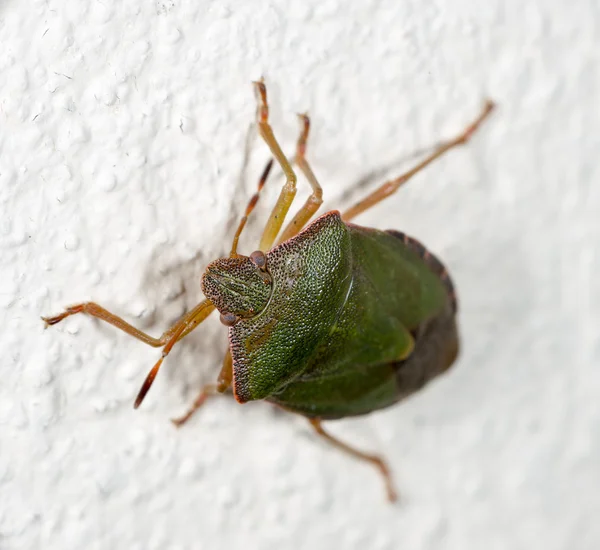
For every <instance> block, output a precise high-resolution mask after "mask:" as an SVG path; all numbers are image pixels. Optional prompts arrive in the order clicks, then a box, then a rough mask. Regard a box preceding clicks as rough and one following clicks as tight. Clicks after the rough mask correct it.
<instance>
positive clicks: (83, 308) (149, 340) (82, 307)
mask: <svg viewBox="0 0 600 550" xmlns="http://www.w3.org/2000/svg"><path fill="white" fill-rule="evenodd" d="M213 310H214V306H213V305H212V304H211V303H210V302H208V300H204V301H202V302H200V303H199V304H198V305H197V306H196V307H194V308H193V309H192V310H191V311H189V312H188V313H186V314H185V315H184V316H183V317H182V318H181V319H180V320H179V321H177V322H176V323H175V324H174V325H173V326H172V327H170V328H168V329H167V330H166V331H165V332H164V333H163V334H162V335H161V336H160V338H154V337H153V336H150V335H149V334H146V333H145V332H143V331H141V330H140V329H137V328H135V327H134V326H133V325H130V324H129V323H128V322H127V321H125V320H124V319H122V318H121V317H118V316H117V315H115V314H113V313H111V312H110V311H108V310H106V309H104V308H103V307H102V306H99V305H98V304H96V303H94V302H85V303H82V304H77V305H74V306H69V307H67V308H66V309H65V311H63V312H62V313H60V314H59V315H55V316H53V317H42V320H43V321H44V323H45V326H46V328H47V327H49V326H50V325H55V324H56V323H59V322H60V321H62V320H63V319H66V318H67V317H70V316H71V315H75V314H77V313H85V314H87V315H90V316H92V317H95V318H96V319H100V320H101V321H104V322H105V323H108V324H110V325H113V326H114V327H117V328H118V329H119V330H122V331H123V332H126V333H127V334H129V335H130V336H133V337H134V338H137V339H138V340H141V341H142V342H144V343H145V344H148V345H149V346H152V347H154V348H160V347H161V346H164V345H165V344H166V343H167V342H168V341H169V339H170V338H171V336H172V335H173V334H174V333H175V332H177V331H178V330H179V328H180V327H181V326H184V331H183V332H182V333H181V335H180V336H179V338H178V339H179V340H181V338H183V337H184V336H186V335H187V334H189V333H190V332H191V331H192V330H194V329H195V328H196V327H197V326H198V325H199V324H200V323H201V322H202V321H203V320H204V319H205V318H206V317H208V315H209V314H210V313H211V312H212V311H213ZM199 312H202V313H205V314H206V315H205V317H202V319H200V320H198V318H197V316H198V314H199ZM190 320H194V323H191V324H189V325H188V324H187V323H188V321H190Z"/></svg>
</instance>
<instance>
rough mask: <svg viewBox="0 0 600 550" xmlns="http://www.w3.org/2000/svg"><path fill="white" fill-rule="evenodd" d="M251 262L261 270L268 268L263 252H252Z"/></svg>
mask: <svg viewBox="0 0 600 550" xmlns="http://www.w3.org/2000/svg"><path fill="white" fill-rule="evenodd" d="M250 260H252V262H253V263H254V265H255V266H256V267H258V268H259V269H262V270H264V269H266V267H267V257H266V256H265V253H264V252H262V251H261V250H255V251H254V252H252V254H250Z"/></svg>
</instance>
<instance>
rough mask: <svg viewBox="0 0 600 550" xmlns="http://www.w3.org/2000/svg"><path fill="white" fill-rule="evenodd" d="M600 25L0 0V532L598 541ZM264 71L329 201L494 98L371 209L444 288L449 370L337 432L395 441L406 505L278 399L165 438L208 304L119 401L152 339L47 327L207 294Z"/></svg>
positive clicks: (222, 411)
mask: <svg viewBox="0 0 600 550" xmlns="http://www.w3.org/2000/svg"><path fill="white" fill-rule="evenodd" d="M599 33H600V11H599V9H598V2H597V0H580V1H578V2H567V1H565V0H534V1H530V2H521V1H520V0H489V1H487V2H477V3H476V2H468V1H466V0H462V1H461V0H454V1H449V0H430V1H427V2H423V1H422V0H393V1H364V2H358V1H356V2H344V1H342V0H321V1H313V0H309V1H306V0H304V1H300V0H288V1H287V2H273V1H271V2H250V1H246V2H241V1H240V2H235V1H233V0H222V1H219V2H210V1H207V0H170V1H169V0H163V1H152V2H149V1H147V0H127V1H121V2H119V1H116V0H102V1H91V0H78V1H74V0H34V1H33V2H24V1H21V2H19V1H17V0H13V1H10V0H4V2H3V3H2V4H1V5H0V258H1V260H0V278H1V287H0V325H1V327H2V328H1V330H0V357H1V359H0V374H1V378H0V379H1V382H0V548H2V549H3V550H5V549H10V550H13V549H19V550H21V549H35V548H40V549H44V550H58V549H60V550H70V549H77V550H79V549H82V548H86V549H87V550H96V549H102V550H104V549H127V550H145V549H160V550H175V549H177V550H183V549H194V550H195V549H211V550H216V549H221V548H223V549H225V548H243V549H244V550H252V549H270V548H290V549H315V548H344V549H361V550H363V549H369V550H384V549H386V550H387V549H402V550H412V549H415V550H417V549H418V550H422V549H428V550H429V549H436V550H437V549H452V550H470V549H474V550H480V549H486V550H505V549H527V550H535V549H543V550H564V549H570V550H571V549H572V550H595V549H597V548H599V547H600V523H599V522H598V519H597V517H598V511H599V510H600V491H599V490H598V489H599V488H600V398H599V395H600V370H599V369H600V364H599V361H598V359H599V357H600V340H599V339H598V326H599V323H600V290H599V284H598V273H599V272H600V260H599V255H598V244H599V235H600V216H599V215H598V212H599V209H600V187H599V186H598V181H599V177H600V168H599V164H598V152H599V150H600V131H599V130H600V126H599V123H600V108H599V103H598V98H599V97H600V69H599V62H600V48H599V47H598V37H599ZM261 74H263V75H264V76H265V78H266V79H267V82H268V84H269V90H270V97H271V100H272V111H273V116H272V120H273V123H274V125H275V128H276V131H277V134H278V136H280V138H281V141H282V143H283V145H284V146H285V148H286V150H288V151H291V149H292V147H293V143H294V139H295V136H296V131H297V124H296V120H295V117H294V112H298V111H303V110H308V111H309V112H310V114H311V115H312V118H313V123H314V131H313V134H312V136H311V141H310V144H309V157H310V159H311V161H312V163H313V166H314V169H315V171H316V173H317V174H318V175H319V177H320V179H321V181H322V183H323V187H324V189H325V196H326V199H327V201H326V202H327V206H328V207H329V208H332V207H340V206H343V205H347V204H349V200H348V199H345V202H344V203H343V204H340V202H339V198H340V196H341V195H342V194H343V191H344V190H345V189H348V188H349V187H350V186H351V184H352V183H353V182H356V181H357V180H359V179H360V178H361V177H363V176H364V175H365V174H367V173H369V172H370V171H371V170H374V169H379V168H382V167H386V166H390V165H394V163H395V162H396V165H395V167H394V169H393V170H391V171H390V173H391V174H396V173H398V171H399V166H400V165H399V164H397V161H399V160H401V159H402V158H403V157H404V156H405V155H406V154H408V153H409V152H410V151H412V150H414V149H415V148H419V147H423V146H426V145H428V144H431V143H432V142H434V141H435V140H437V139H440V138H443V137H449V136H450V135H452V134H453V133H454V132H455V131H457V130H458V129H460V128H461V127H462V125H463V124H464V123H465V122H467V121H468V120H469V119H471V117H472V116H473V115H474V114H475V113H476V112H477V109H478V108H479V105H480V101H481V99H482V98H483V97H484V96H485V95H488V94H489V95H491V96H492V97H494V98H495V99H496V100H497V101H498V103H499V105H500V108H499V110H498V112H497V114H496V115H495V116H494V118H493V119H492V120H491V121H490V123H489V124H488V125H487V126H486V127H485V129H484V130H482V132H481V133H480V134H479V135H477V137H476V139H475V140H474V141H473V142H472V143H471V144H470V145H469V146H468V148H466V149H465V150H461V151H458V152H455V153H453V154H452V155H450V156H449V157H447V158H446V159H445V160H443V161H442V162H440V163H438V164H437V165H436V166H434V167H432V168H431V169H429V170H428V171H427V172H426V173H424V174H422V175H421V176H420V177H419V178H418V180H415V181H414V182H413V183H412V184H411V185H410V186H409V187H408V188H407V189H405V190H403V192H402V193H401V194H399V195H398V196H397V197H394V198H393V199H392V200H390V201H389V202H387V203H386V204H383V205H381V206H380V207H378V208H376V209H374V210H372V211H371V212H369V213H367V214H365V215H364V216H362V218H361V219H360V222H361V223H364V224H367V225H373V226H376V227H379V228H398V229H401V230H404V231H406V232H408V233H410V234H413V235H415V236H417V237H418V238H420V239H421V240H423V242H425V243H427V244H428V246H429V247H430V248H431V249H432V250H433V251H435V252H436V253H438V254H439V255H440V256H441V257H442V258H443V259H444V260H445V261H446V262H447V265H448V266H449V268H450V269H451V271H452V273H453V275H454V278H455V280H456V284H457V286H458V289H459V292H460V299H461V313H460V322H461V326H462V333H463V340H464V348H463V353H462V357H461V359H460V362H459V363H458V364H457V365H456V368H455V369H454V370H453V371H452V372H451V373H450V374H449V375H448V376H447V377H445V378H444V379H441V380H439V381H438V382H436V383H434V384H432V385H431V386H429V387H428V388H427V389H426V390H425V391H423V392H422V393H420V394H419V395H418V396H416V397H415V398H414V399H411V400H409V401H408V402H406V403H405V404H403V405H401V406H398V407H396V408H393V409H390V410H387V411H385V412H381V413H378V414H373V415H371V416H369V417H367V418H364V419H359V420H352V421H347V422H346V421H344V422H338V423H337V424H331V428H332V431H334V432H335V433H336V434H338V435H340V436H343V437H345V438H346V439H347V440H348V441H352V442H355V443H357V444H360V445H362V446H363V447H364V448H366V449H373V450H377V451H380V452H382V453H384V454H385V455H386V456H387V457H388V459H389V461H390V464H391V465H392V467H393V469H394V472H395V475H396V480H397V484H398V486H399V488H400V491H401V494H402V500H401V502H400V503H399V504H398V505H397V506H395V507H392V506H390V505H388V504H387V503H386V502H385V501H384V498H383V491H382V486H381V483H380V480H379V479H378V478H377V476H376V475H375V473H374V472H373V471H371V470H370V469H369V468H368V467H365V466H363V465H362V464H358V463H355V462H354V461H352V460H350V459H348V458H346V457H345V456H342V455H340V454H338V453H337V452H335V451H333V450H331V449H329V448H327V447H326V446H325V445H323V444H322V443H321V442H320V441H317V440H315V438H314V437H313V435H312V434H311V432H310V431H309V429H308V427H307V426H306V424H305V422H303V420H302V419H300V418H295V417H290V416H286V415H283V414H279V413H276V412H275V411H274V410H273V409H272V408H271V407H270V406H268V405H265V404H256V405H254V404H250V405H245V406H239V405H237V404H236V403H234V402H233V401H231V400H229V399H226V398H222V399H217V400H215V401H214V402H212V403H210V404H209V406H207V407H206V408H205V410H203V411H202V412H201V413H200V414H198V416H197V417H196V418H195V419H194V420H193V421H192V422H191V423H190V424H189V425H188V426H187V427H186V428H185V429H182V430H180V431H176V430H175V429H173V427H172V426H171V424H170V423H169V422H168V419H169V417H170V416H174V415H177V414H180V413H181V412H183V411H184V410H185V408H186V406H187V405H188V404H189V403H190V402H191V400H192V399H193V397H194V396H195V393H196V390H197V388H198V387H199V386H200V385H201V384H202V383H203V382H207V381H209V380H211V379H213V378H214V377H215V376H216V373H217V371H218V369H219V361H220V358H221V357H222V354H223V350H224V347H225V331H224V329H223V327H221V326H220V325H219V323H218V321H217V319H212V320H211V322H210V323H208V324H207V325H206V326H203V327H201V328H200V329H198V331H197V332H196V333H194V335H193V336H190V337H189V338H187V339H186V341H185V343H184V344H182V345H180V346H178V348H176V350H175V351H174V353H173V354H172V356H171V357H169V359H168V361H167V363H166V365H165V366H164V369H163V370H162V371H161V373H160V375H159V377H158V380H157V382H156V384H155V387H154V388H153V389H152V391H151V393H150V394H149V396H148V399H147V401H146V402H145V403H144V405H143V407H142V408H141V409H140V410H139V411H137V412H134V411H133V410H132V407H131V405H132V402H133V398H134V396H135V394H136V392H137V390H138V388H139V386H140V384H141V382H142V380H143V378H144V376H145V374H146V372H147V370H148V368H149V367H150V366H151V365H152V364H153V362H154V361H155V360H156V359H157V356H158V351H157V350H153V349H151V348H147V347H146V346H144V345H143V344H141V343H139V342H137V341H135V340H133V339H130V338H128V337H127V336H125V335H123V334H121V333H118V332H117V331H116V330H113V329H112V328H111V327H107V326H100V325H99V324H98V323H95V322H93V321H92V320H90V319H88V318H84V317H81V318H73V319H70V320H68V321H67V322H64V323H63V324H61V325H58V326H56V327H54V328H52V329H50V330H47V331H45V332H44V331H43V329H42V323H41V321H40V320H39V316H40V315H41V314H52V313H57V312H59V311H61V309H62V307H63V306H64V305H66V304H69V303H73V302H77V301H80V300H84V299H95V300H97V301H98V302H100V303H102V304H103V305H105V306H107V307H109V308H110V309H112V310H113V311H115V312H116V313H119V314H122V315H123V316H125V318H127V319H130V320H132V322H134V323H135V324H136V325H138V326H140V327H142V328H144V329H145V330H148V331H149V332H151V333H153V334H159V333H160V332H161V331H162V330H163V329H164V328H165V327H167V326H168V325H169V323H171V322H172V321H173V320H174V319H175V318H176V317H177V316H178V315H179V314H181V313H182V312H183V311H184V309H185V308H189V307H190V306H191V305H193V304H194V303H196V302H197V301H198V300H199V299H200V290H199V277H200V274H201V272H202V270H203V268H204V266H205V265H206V264H207V263H208V262H209V261H210V260H211V259H214V258H215V257H217V256H219V255H221V254H223V253H224V251H225V250H226V249H227V247H228V246H229V243H230V239H231V236H232V225H231V222H230V220H231V219H232V216H234V215H237V214H238V213H239V212H240V211H241V209H242V208H243V206H244V204H245V201H246V200H247V198H248V197H249V196H250V194H251V193H252V192H253V189H254V186H255V180H256V175H257V173H258V171H259V170H260V167H261V165H262V163H263V162H264V160H265V159H266V158H267V156H268V155H267V152H266V149H265V147H264V145H263V144H261V143H259V142H258V141H256V142H255V144H254V149H253V150H254V153H255V154H254V157H253V159H254V160H253V162H251V164H250V168H249V176H248V179H247V181H246V183H244V184H243V186H242V187H240V184H239V183H238V182H239V176H240V171H241V165H242V159H243V149H244V140H245V135H246V130H247V127H248V124H249V123H250V122H251V121H252V118H253V113H254V99H253V96H252V92H251V87H250V81H251V80H252V79H255V78H257V77H259V76H260V75H261ZM280 184H281V179H279V180H272V182H271V183H269V189H268V191H270V192H267V193H266V195H265V197H264V200H263V201H262V203H261V205H262V206H263V208H259V209H257V212H256V216H255V217H254V218H253V220H252V221H253V223H252V224H251V226H250V231H249V232H248V234H247V235H246V237H245V238H244V239H243V245H242V247H243V250H244V251H246V252H250V251H251V250H252V249H253V248H254V243H255V241H256V237H257V235H258V232H259V227H260V226H259V222H260V221H261V220H264V219H265V217H266V214H267V211H266V208H265V207H266V205H269V204H272V203H273V200H274V198H275V194H276V192H277V190H278V186H279V185H280ZM306 188H307V185H306V183H305V182H303V181H302V183H301V189H302V192H301V193H300V196H301V197H304V196H306ZM236 189H237V190H238V191H237V192H236Z"/></svg>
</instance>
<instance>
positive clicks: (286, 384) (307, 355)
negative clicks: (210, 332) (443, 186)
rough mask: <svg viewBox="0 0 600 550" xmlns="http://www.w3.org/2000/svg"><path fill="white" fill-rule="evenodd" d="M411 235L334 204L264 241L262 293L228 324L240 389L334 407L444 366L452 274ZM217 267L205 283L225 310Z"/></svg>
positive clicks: (449, 351) (451, 346)
mask: <svg viewBox="0 0 600 550" xmlns="http://www.w3.org/2000/svg"><path fill="white" fill-rule="evenodd" d="M407 239H408V238H406V237H405V236H404V235H403V234H401V233H394V232H386V231H378V230H374V229H367V228H363V227H359V226H356V225H352V224H347V223H345V222H344V221H343V220H342V219H341V217H340V215H339V213H338V212H335V211H334V212H329V213H327V214H325V215H323V216H321V217H320V218H318V219H317V220H315V221H314V222H313V223H312V224H310V225H309V226H308V227H307V228H306V229H305V230H304V231H302V232H301V233H300V234H298V235H297V236H296V237H294V238H293V239H290V240H289V241H287V242H284V243H282V244H280V245H278V246H276V247H275V248H273V249H272V250H271V251H269V252H268V254H267V256H266V257H267V267H266V271H267V272H268V274H269V275H270V278H271V281H270V283H269V284H270V285H271V287H270V289H269V291H270V292H268V298H267V299H265V298H263V297H262V295H259V293H258V290H257V292H256V293H255V294H256V296H258V298H256V299H255V300H254V302H253V303H255V304H257V305H258V307H253V311H252V315H250V316H245V317H244V318H240V320H239V321H238V322H237V323H236V324H235V325H234V326H231V327H230V328H229V338H230V348H231V353H232V358H233V389H234V394H235V396H236V398H237V400H238V401H240V402H247V401H250V400H255V399H266V400H267V401H270V402H273V403H276V404H278V405H280V406H282V407H284V408H286V409H289V410H292V411H295V412H298V413H301V414H303V415H305V416H309V417H316V418H341V417H345V416H353V415H360V414H365V413H368V412H371V411H374V410H377V409H381V408H384V407H387V406H389V405H392V404H394V403H396V402H397V401H399V400H400V399H401V398H403V397H405V396H407V395H408V394H410V393H413V392H414V391H416V390H417V389H419V388H420V387H422V386H423V385H424V384H425V383H426V382H427V381H428V380H430V379H431V378H432V377H434V376H436V375H437V374H439V373H441V372H443V371H444V370H446V369H447V368H448V367H449V366H450V365H451V364H452V362H453V361H454V359H455V357H456V355H457V352H458V336H457V329H456V323H455V302H454V296H453V293H452V292H451V291H449V288H448V283H447V281H449V279H447V276H446V279H447V281H445V279H444V277H443V276H440V273H442V270H443V274H446V272H445V270H444V269H443V266H441V264H439V262H438V263H435V264H433V265H434V266H440V269H438V270H437V272H436V269H434V268H432V264H431V262H429V263H428V262H427V261H426V260H427V259H428V258H433V257H432V256H431V255H430V254H429V253H428V252H426V251H425V252H424V254H423V253H421V254H419V251H418V250H416V249H415V247H414V246H412V247H411V246H410V243H409V242H408V241H407ZM410 242H412V243H415V242H416V241H412V240H410ZM422 250H423V251H424V250H425V249H422ZM433 259H434V260H435V258H433ZM436 262H437V260H436ZM214 271H215V268H212V269H211V266H209V268H208V269H207V274H206V275H205V278H204V279H203V288H204V290H205V293H206V294H207V296H208V298H209V299H211V300H213V303H215V305H216V306H217V308H219V310H220V311H221V312H222V313H223V312H224V311H228V308H227V299H224V298H223V296H222V295H221V294H220V292H221V291H220V290H219V289H215V286H214V285H213V284H211V283H210V281H209V279H210V277H211V272H214ZM207 277H208V278H209V279H207ZM219 277H221V279H222V278H223V275H222V274H219ZM221 279H220V280H219V284H222V282H221ZM248 288H254V289H256V288H257V287H248ZM450 289H451V283H450ZM246 290H247V289H246ZM235 292H236V296H238V295H244V292H245V291H244V288H243V287H240V286H239V285H238V286H237V287H236V290H235ZM261 292H262V293H263V294H264V290H261ZM257 309H260V311H256V310H257Z"/></svg>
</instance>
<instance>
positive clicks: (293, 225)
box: [278, 114, 323, 243]
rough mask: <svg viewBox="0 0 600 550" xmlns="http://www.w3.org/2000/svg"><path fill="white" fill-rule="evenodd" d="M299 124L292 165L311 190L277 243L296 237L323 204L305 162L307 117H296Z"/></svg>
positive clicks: (319, 192)
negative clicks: (293, 164) (296, 167)
mask: <svg viewBox="0 0 600 550" xmlns="http://www.w3.org/2000/svg"><path fill="white" fill-rule="evenodd" d="M298 118H299V119H300V124H301V130H300V136H299V137H298V143H297V145H296V156H295V157H294V163H295V164H297V165H298V168H300V171H301V172H302V173H303V174H304V177H305V178H306V179H307V180H308V183H309V184H310V186H311V188H312V193H311V194H310V196H309V197H308V199H306V202H305V203H304V205H303V206H302V208H300V210H298V212H297V214H296V215H295V216H294V218H293V219H292V221H291V222H290V223H289V224H288V225H287V227H286V228H285V229H284V231H283V233H282V235H281V237H279V241H278V242H280V243H281V242H283V241H287V240H288V239H291V238H292V237H293V236H294V235H296V234H297V233H298V232H299V231H300V230H301V229H302V228H303V227H304V226H305V225H306V223H307V222H308V220H310V218H311V217H312V215H313V214H314V213H315V212H316V211H317V210H318V209H319V206H321V204H323V189H322V188H321V186H320V185H319V182H318V181H317V178H316V176H315V174H314V172H313V171H312V169H311V168H310V165H309V164H308V162H307V161H306V141H307V139H308V132H309V130H310V119H309V118H308V115H306V114H303V115H298Z"/></svg>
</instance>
